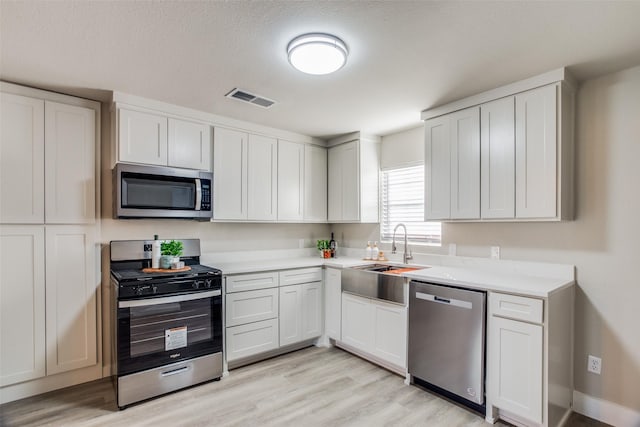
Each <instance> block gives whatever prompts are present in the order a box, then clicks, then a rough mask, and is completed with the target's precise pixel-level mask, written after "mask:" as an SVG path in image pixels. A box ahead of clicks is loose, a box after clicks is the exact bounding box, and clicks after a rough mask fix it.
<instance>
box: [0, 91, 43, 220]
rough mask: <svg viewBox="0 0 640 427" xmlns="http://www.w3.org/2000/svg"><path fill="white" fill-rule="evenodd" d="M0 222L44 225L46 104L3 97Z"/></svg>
mask: <svg viewBox="0 0 640 427" xmlns="http://www.w3.org/2000/svg"><path fill="white" fill-rule="evenodd" d="M0 102H1V106H0V200H2V203H0V223H5V224H10V223H13V224H20V223H22V224H42V223H43V222H44V101H42V100H40V99H33V98H28V97H25V96H18V95H12V94H9V93H2V94H1V96H0Z"/></svg>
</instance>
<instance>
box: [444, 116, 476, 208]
mask: <svg viewBox="0 0 640 427" xmlns="http://www.w3.org/2000/svg"><path fill="white" fill-rule="evenodd" d="M450 120H451V125H450V126H451V128H450V132H451V133H450V135H451V218H452V219H478V218H480V107H473V108H467V109H466V110H462V111H458V112H456V113H453V114H450Z"/></svg>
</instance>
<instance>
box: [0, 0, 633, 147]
mask: <svg viewBox="0 0 640 427" xmlns="http://www.w3.org/2000/svg"><path fill="white" fill-rule="evenodd" d="M638 22H640V2H604V1H603V2H580V1H579V2H502V1H500V2H485V1H482V2H431V1H430V2H346V1H345V2H341V1H338V2H284V1H276V2H195V1H189V2H178V1H175V2H173V1H167V2H151V1H101V2H80V1H60V2H48V1H29V2H27V1H16V2H9V1H3V2H0V78H1V79H3V80H7V81H12V82H16V83H21V84H27V85H31V86H35V87H41V88H44V89H54V90H58V91H61V92H66V93H70V94H80V95H83V94H84V96H89V97H94V98H95V97H100V96H102V95H101V94H104V93H108V92H104V91H112V90H113V91H120V92H125V93H129V94H133V95H138V96H142V97H146V98H151V99H156V100H159V101H164V102H169V103H173V104H177V105H181V106H185V107H189V108H194V109H198V110H202V111H206V112H210V113H214V114H219V115H223V116H228V117H232V118H236V119H241V120H246V121H251V122H255V123H259V124H262V125H266V126H272V127H276V128H282V129H287V130H290V131H294V132H299V133H302V134H307V135H311V136H316V137H321V138H327V137H331V136H335V135H340V134H344V133H348V132H352V131H363V132H366V133H373V134H378V135H385V134H389V133H393V132H395V131H398V130H401V129H405V128H409V127H413V126H417V125H419V124H420V111H422V110H424V109H427V108H430V107H434V106H437V105H440V104H443V103H446V102H449V101H453V100H455V99H458V98H461V97H465V96H469V95H473V94H475V93H478V92H481V91H484V90H488V89H491V88H494V87H497V86H501V85H504V84H507V83H510V82H513V81H517V80H521V79H524V78H527V77H530V76H533V75H536V74H540V73H543V72H546V71H549V70H552V69H556V68H559V67H562V66H567V67H569V70H570V71H571V72H573V73H574V75H575V76H576V77H578V78H579V79H586V78H591V77H595V76H598V75H601V74H605V73H607V72H611V71H617V70H620V69H623V68H627V67H630V66H633V65H637V64H640V25H638ZM311 32H320V33H330V34H334V35H335V36H337V37H339V38H340V39H342V40H343V41H344V42H345V44H346V45H347V46H348V49H349V59H348V62H347V64H346V65H345V66H344V67H343V68H342V69H340V70H338V71H337V72H335V73H333V74H329V75H324V76H316V75H307V74H304V73H300V72H299V71H297V70H295V69H294V68H293V67H291V65H290V64H289V62H288V59H287V51H286V48H287V44H288V43H289V42H290V41H291V40H292V39H293V38H295V37H296V36H298V35H300V34H304V33H311ZM234 87H240V88H243V90H247V91H249V92H251V93H259V94H261V96H264V97H266V98H269V99H275V100H278V102H277V104H276V105H274V106H273V107H271V108H269V109H260V108H255V107H254V106H252V105H247V104H246V103H241V102H237V101H236V100H233V99H229V98H226V97H225V94H227V93H228V92H229V88H234Z"/></svg>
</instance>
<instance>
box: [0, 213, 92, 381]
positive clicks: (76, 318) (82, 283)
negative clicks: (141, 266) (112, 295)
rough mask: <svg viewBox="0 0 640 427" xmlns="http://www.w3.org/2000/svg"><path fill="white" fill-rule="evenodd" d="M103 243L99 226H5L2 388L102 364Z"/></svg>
mask: <svg viewBox="0 0 640 427" xmlns="http://www.w3.org/2000/svg"><path fill="white" fill-rule="evenodd" d="M96 244H97V243H96V238H95V232H94V227H93V226H82V225H54V226H46V227H45V226H42V225H39V226H37V225H36V226H3V227H2V232H1V250H2V257H1V259H2V270H1V281H0V283H1V284H2V285H1V286H0V302H1V305H2V310H1V314H0V318H1V320H2V322H1V325H0V343H1V344H2V347H1V349H2V350H1V354H0V373H1V374H0V384H1V385H3V386H5V385H9V384H15V383H18V382H22V381H26V380H30V379H36V378H40V377H44V376H45V375H53V374H59V373H61V372H67V371H71V370H75V369H80V368H84V367H89V366H95V365H96V364H97V363H98V335H97V332H98V329H97V322H98V307H97V293H98V289H99V284H100V282H99V279H98V277H97V274H96V255H95V254H96V249H95V246H96ZM45 260H46V261H45ZM45 294H46V298H45ZM45 313H46V314H45Z"/></svg>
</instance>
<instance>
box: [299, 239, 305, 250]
mask: <svg viewBox="0 0 640 427" xmlns="http://www.w3.org/2000/svg"><path fill="white" fill-rule="evenodd" d="M298 247H299V248H300V249H304V239H298Z"/></svg>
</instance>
